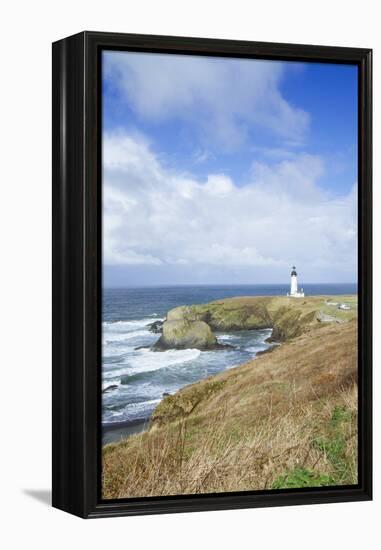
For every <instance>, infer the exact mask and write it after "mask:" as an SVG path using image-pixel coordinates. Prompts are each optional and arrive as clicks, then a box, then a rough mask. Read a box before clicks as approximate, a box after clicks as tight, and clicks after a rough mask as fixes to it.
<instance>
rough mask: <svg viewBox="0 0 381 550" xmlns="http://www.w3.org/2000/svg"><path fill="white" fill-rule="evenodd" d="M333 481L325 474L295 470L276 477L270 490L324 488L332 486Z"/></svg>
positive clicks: (302, 469)
mask: <svg viewBox="0 0 381 550" xmlns="http://www.w3.org/2000/svg"><path fill="white" fill-rule="evenodd" d="M334 484H335V483H334V479H333V477H331V476H330V475H327V474H318V473H316V472H312V471H311V470H306V469H305V468H295V469H294V470H292V471H291V472H288V473H287V474H285V475H283V476H279V477H277V479H276V480H275V481H274V482H273V484H272V486H271V488H272V489H299V488H302V487H325V486H327V485H334Z"/></svg>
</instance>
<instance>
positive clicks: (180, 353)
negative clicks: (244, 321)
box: [102, 284, 357, 443]
mask: <svg viewBox="0 0 381 550" xmlns="http://www.w3.org/2000/svg"><path fill="white" fill-rule="evenodd" d="M288 290H289V286H288V285H241V286H234V285H230V286H173V287H170V286H168V287H156V288H154V287H145V288H105V289H103V312H102V337H103V345H102V387H103V389H105V388H108V387H110V386H114V387H113V388H112V389H110V390H108V391H107V392H105V393H102V427H103V443H108V442H110V441H115V440H118V439H120V438H121V437H126V436H127V435H129V434H130V433H134V432H136V431H140V430H141V429H143V427H144V424H145V423H146V422H147V421H148V419H149V416H150V414H151V413H152V411H153V410H154V408H155V407H156V406H157V404H158V403H159V402H160V401H161V399H163V394H168V393H169V394H173V393H175V392H176V391H177V390H179V389H180V388H182V387H184V386H186V385H187V384H191V383H193V382H196V381H198V380H200V379H202V378H206V377H207V376H210V375H213V374H216V373H218V372H221V371H223V370H225V369H229V368H232V367H234V366H236V365H239V364H241V363H244V362H245V361H248V360H249V359H252V358H253V357H255V355H256V354H257V352H258V351H263V350H265V349H266V348H267V347H268V344H267V343H266V342H265V340H266V339H267V338H268V337H269V336H270V334H271V330H270V329H266V330H252V331H239V332H231V333H226V332H223V333H216V336H217V338H218V340H219V341H220V342H222V343H229V344H231V345H232V346H234V347H233V348H230V349H223V350H216V351H203V352H201V351H199V350H197V349H185V350H168V351H162V352H157V351H156V352H154V351H150V350H149V349H138V350H137V349H136V348H137V347H140V346H150V345H152V344H153V343H154V342H155V341H156V340H157V339H158V338H159V336H160V335H159V334H153V333H151V332H150V331H149V330H148V327H147V325H148V324H149V323H152V322H154V321H156V320H159V319H164V317H165V315H166V313H167V311H168V310H169V309H171V308H174V307H176V306H180V305H191V304H200V303H207V302H210V301H212V300H218V299H221V298H228V297H232V296H272V295H283V296H284V295H286V294H287V292H288ZM304 291H305V293H306V295H307V296H308V295H310V296H311V295H325V294H328V295H330V294H355V293H356V292H357V287H356V285H355V284H309V285H308V284H306V285H304Z"/></svg>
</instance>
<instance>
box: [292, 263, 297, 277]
mask: <svg viewBox="0 0 381 550" xmlns="http://www.w3.org/2000/svg"><path fill="white" fill-rule="evenodd" d="M295 269H296V267H295V266H293V268H292V271H291V277H293V276H294V275H295V277H296V276H297V275H298V274H297V273H296V271H295Z"/></svg>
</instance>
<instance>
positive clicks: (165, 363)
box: [128, 348, 201, 374]
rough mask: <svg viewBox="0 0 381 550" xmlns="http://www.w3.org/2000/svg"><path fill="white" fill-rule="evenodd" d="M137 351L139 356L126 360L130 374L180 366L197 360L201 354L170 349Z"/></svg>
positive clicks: (187, 350) (194, 350)
mask: <svg viewBox="0 0 381 550" xmlns="http://www.w3.org/2000/svg"><path fill="white" fill-rule="evenodd" d="M139 351H140V353H139V354H136V355H135V356H132V357H129V358H128V363H129V365H130V366H131V374H136V373H139V372H147V371H154V370H160V369H163V368H165V367H172V366H174V365H181V364H182V363H187V362H189V361H193V360H194V359H197V357H198V356H199V355H200V353H201V352H200V350H198V349H193V348H191V349H184V350H175V349H170V350H167V351H151V350H149V349H142V350H139Z"/></svg>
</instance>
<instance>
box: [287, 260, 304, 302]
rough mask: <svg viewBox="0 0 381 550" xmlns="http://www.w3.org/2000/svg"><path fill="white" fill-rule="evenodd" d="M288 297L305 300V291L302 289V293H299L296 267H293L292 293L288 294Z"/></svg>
mask: <svg viewBox="0 0 381 550" xmlns="http://www.w3.org/2000/svg"><path fill="white" fill-rule="evenodd" d="M287 296H290V297H291V298H304V290H303V289H301V291H300V292H298V274H297V273H296V267H295V266H293V268H292V271H291V288H290V292H288V293H287Z"/></svg>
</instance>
